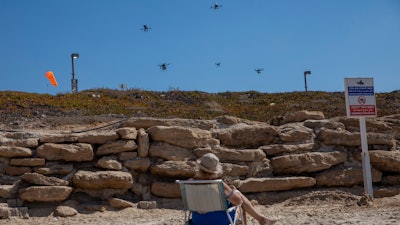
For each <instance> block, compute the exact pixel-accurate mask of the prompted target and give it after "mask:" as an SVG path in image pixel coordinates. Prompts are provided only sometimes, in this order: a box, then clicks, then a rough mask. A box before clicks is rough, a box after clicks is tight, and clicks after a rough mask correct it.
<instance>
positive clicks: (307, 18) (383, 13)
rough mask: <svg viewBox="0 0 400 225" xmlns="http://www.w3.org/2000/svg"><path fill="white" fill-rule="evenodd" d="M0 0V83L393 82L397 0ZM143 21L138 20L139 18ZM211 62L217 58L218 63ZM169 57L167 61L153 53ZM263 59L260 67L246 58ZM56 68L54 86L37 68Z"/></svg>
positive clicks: (213, 85)
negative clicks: (370, 79)
mask: <svg viewBox="0 0 400 225" xmlns="http://www.w3.org/2000/svg"><path fill="white" fill-rule="evenodd" d="M213 4H214V1H207V0H197V1H196V0H189V1H188V0H168V1H167V0H117V1H116V0H35V1H32V0H1V1H0V29H1V35H0V73H1V77H2V80H1V82H0V91H6V90H13V91H23V92H33V93H49V94H56V93H68V92H71V78H72V75H71V73H72V68H71V53H79V55H80V57H79V58H78V59H76V60H75V73H76V74H75V78H77V79H78V89H79V91H82V90H87V89H93V88H110V89H119V86H120V84H125V85H126V86H127V88H128V89H130V88H132V89H142V90H151V91H168V90H171V89H179V90H183V91H194V90H196V91H204V92H210V93H217V92H225V91H232V92H239V91H249V90H254V91H259V92H263V93H266V92H267V93H276V92H292V91H304V89H305V87H304V86H305V84H304V75H303V72H304V71H306V70H310V71H311V75H308V76H307V87H308V90H309V91H328V92H332V91H343V90H344V78H345V77H373V78H374V84H375V92H390V91H394V90H399V89H400V0H247V1H245V0H225V1H218V4H220V5H222V7H220V8H219V9H218V10H213V9H211V8H210V7H211V6H213ZM145 24H146V25H148V26H149V27H151V29H150V30H149V31H148V32H143V30H141V28H142V27H143V25H145ZM216 62H220V63H221V66H220V67H217V66H216V65H215V63H216ZM162 63H168V64H169V65H168V68H167V70H166V71H162V70H160V68H159V66H158V65H159V64H162ZM257 68H263V69H264V70H263V71H262V72H261V73H260V74H257V73H256V72H255V71H254V70H255V69H257ZM48 70H50V71H53V72H54V74H55V76H56V79H57V82H58V84H59V86H58V87H53V86H51V84H50V82H49V81H48V80H47V78H46V77H45V76H44V74H45V72H46V71H48Z"/></svg>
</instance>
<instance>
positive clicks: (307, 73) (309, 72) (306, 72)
mask: <svg viewBox="0 0 400 225" xmlns="http://www.w3.org/2000/svg"><path fill="white" fill-rule="evenodd" d="M309 74H311V71H309V70H307V71H304V87H305V89H306V91H307V78H306V77H307V75H309Z"/></svg>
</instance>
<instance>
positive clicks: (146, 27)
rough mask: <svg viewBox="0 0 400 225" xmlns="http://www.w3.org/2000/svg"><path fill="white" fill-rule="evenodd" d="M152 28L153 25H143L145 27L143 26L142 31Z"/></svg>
mask: <svg viewBox="0 0 400 225" xmlns="http://www.w3.org/2000/svg"><path fill="white" fill-rule="evenodd" d="M150 29H151V27H149V26H147V25H146V24H145V25H143V28H141V30H142V31H144V32H147V31H149V30H150Z"/></svg>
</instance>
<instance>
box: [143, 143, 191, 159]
mask: <svg viewBox="0 0 400 225" xmlns="http://www.w3.org/2000/svg"><path fill="white" fill-rule="evenodd" d="M149 154H150V156H151V157H158V158H162V159H165V160H169V161H186V160H189V159H195V158H196V157H195V156H194V155H193V154H192V153H191V152H190V151H189V150H188V149H185V148H182V147H178V146H175V145H170V144H168V143H165V142H155V143H152V144H151V146H150V149H149Z"/></svg>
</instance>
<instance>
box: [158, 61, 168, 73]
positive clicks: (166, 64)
mask: <svg viewBox="0 0 400 225" xmlns="http://www.w3.org/2000/svg"><path fill="white" fill-rule="evenodd" d="M158 66H159V67H160V69H161V70H163V71H165V70H167V66H169V63H162V64H159V65H158Z"/></svg>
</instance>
